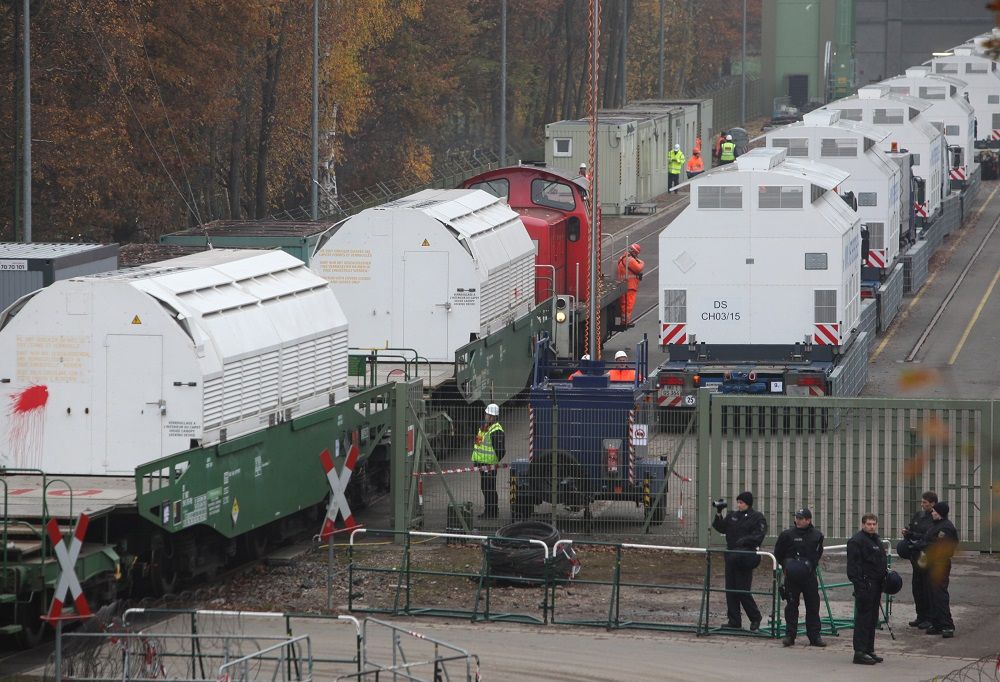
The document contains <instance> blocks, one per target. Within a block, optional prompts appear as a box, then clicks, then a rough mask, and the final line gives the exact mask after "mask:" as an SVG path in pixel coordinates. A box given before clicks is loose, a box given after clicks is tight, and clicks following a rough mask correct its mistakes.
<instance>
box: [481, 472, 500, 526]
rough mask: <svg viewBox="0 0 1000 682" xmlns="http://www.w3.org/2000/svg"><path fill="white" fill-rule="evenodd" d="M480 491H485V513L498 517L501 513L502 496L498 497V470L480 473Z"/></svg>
mask: <svg viewBox="0 0 1000 682" xmlns="http://www.w3.org/2000/svg"><path fill="white" fill-rule="evenodd" d="M479 489H480V490H482V491H483V501H484V503H485V505H484V508H483V513H484V514H486V515H487V516H496V515H497V514H499V512H500V496H499V495H497V470H496V469H493V470H492V471H480V472H479Z"/></svg>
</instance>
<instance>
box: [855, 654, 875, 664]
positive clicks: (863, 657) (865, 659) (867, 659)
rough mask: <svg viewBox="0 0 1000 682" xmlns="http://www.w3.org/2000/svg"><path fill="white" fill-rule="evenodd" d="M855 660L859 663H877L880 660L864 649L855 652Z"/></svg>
mask: <svg viewBox="0 0 1000 682" xmlns="http://www.w3.org/2000/svg"><path fill="white" fill-rule="evenodd" d="M854 662H855V663H857V664H858V665H875V664H876V663H878V661H876V660H875V659H874V658H872V657H871V656H869V655H868V654H866V653H865V652H864V651H855V652H854Z"/></svg>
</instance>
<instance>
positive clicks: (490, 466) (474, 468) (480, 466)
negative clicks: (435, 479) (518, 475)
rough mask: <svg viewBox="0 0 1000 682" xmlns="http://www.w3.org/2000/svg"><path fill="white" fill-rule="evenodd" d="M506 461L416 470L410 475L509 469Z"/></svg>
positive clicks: (437, 474) (439, 474)
mask: <svg viewBox="0 0 1000 682" xmlns="http://www.w3.org/2000/svg"><path fill="white" fill-rule="evenodd" d="M509 468H510V465H509V464H507V463H506V462H501V463H500V464H477V465H475V466H471V467H459V468H457V469H441V470H440V471H414V472H413V473H412V474H410V476H413V477H414V478H423V477H424V476H442V475H445V474H467V473H469V472H470V471H495V470H497V469H509Z"/></svg>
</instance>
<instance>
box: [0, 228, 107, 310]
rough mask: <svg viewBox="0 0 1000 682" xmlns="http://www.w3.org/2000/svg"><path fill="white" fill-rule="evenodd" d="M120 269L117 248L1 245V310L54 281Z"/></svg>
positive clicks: (36, 243) (69, 244)
mask: <svg viewBox="0 0 1000 682" xmlns="http://www.w3.org/2000/svg"><path fill="white" fill-rule="evenodd" d="M117 269H118V245H117V244H75V243H49V242H34V243H30V244H22V243H20V242H3V243H0V310H2V309H6V308H7V306H9V305H10V304H11V303H13V302H14V301H16V300H17V299H19V298H21V297H22V296H26V295H27V294H30V293H31V292H33V291H38V290H39V289H41V288H42V287H47V286H48V285H50V284H52V283H53V282H55V281H58V280H62V279H69V278H71V277H78V276H80V275H93V274H96V273H98V272H108V271H111V270H117Z"/></svg>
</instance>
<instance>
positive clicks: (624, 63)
mask: <svg viewBox="0 0 1000 682" xmlns="http://www.w3.org/2000/svg"><path fill="white" fill-rule="evenodd" d="M620 65H621V72H620V73H621V77H620V78H619V79H618V83H619V85H620V86H621V91H622V96H621V106H625V105H626V104H627V102H628V100H627V98H628V88H627V87H626V86H627V85H628V83H627V80H628V0H625V2H624V3H623V4H622V54H621V60H620Z"/></svg>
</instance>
